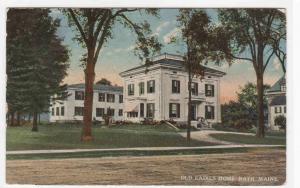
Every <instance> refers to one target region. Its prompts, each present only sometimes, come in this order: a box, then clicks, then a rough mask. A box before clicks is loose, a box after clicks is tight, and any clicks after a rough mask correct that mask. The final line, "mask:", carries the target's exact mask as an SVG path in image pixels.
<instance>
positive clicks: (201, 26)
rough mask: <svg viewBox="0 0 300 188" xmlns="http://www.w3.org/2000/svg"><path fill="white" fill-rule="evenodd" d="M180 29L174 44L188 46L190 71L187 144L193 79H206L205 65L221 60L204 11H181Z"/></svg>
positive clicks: (208, 18)
mask: <svg viewBox="0 0 300 188" xmlns="http://www.w3.org/2000/svg"><path fill="white" fill-rule="evenodd" d="M177 21H178V23H179V27H180V28H181V34H182V36H181V38H180V39H176V38H173V39H172V42H176V41H178V40H181V41H183V42H184V43H185V45H186V48H187V50H186V53H185V54H184V63H185V65H186V69H187V71H188V93H189V94H188V119H187V122H188V126H187V142H188V143H189V142H190V134H191V119H192V117H191V116H192V114H191V111H192V100H191V98H192V89H191V83H192V79H193V77H197V78H199V79H202V78H203V77H204V66H203V65H204V64H207V63H208V62H209V61H213V62H219V58H221V56H218V55H217V54H216V52H217V51H215V50H214V49H213V48H212V47H213V46H212V45H210V40H211V37H214V36H212V35H211V33H212V30H213V29H214V27H213V24H212V22H211V19H210V17H209V16H208V15H207V13H206V12H205V11H204V10H202V9H180V14H179V15H178V17H177Z"/></svg>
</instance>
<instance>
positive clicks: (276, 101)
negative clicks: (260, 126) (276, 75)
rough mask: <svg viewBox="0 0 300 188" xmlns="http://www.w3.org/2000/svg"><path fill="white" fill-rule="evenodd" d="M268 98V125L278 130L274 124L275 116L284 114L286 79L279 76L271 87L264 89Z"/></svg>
mask: <svg viewBox="0 0 300 188" xmlns="http://www.w3.org/2000/svg"><path fill="white" fill-rule="evenodd" d="M266 96H267V100H268V126H269V127H270V129H271V130H279V128H280V127H279V126H278V125H276V124H275V118H276V117H277V116H279V115H283V116H286V79H285V76H283V77H281V78H280V79H279V80H278V81H277V82H276V83H275V84H274V85H272V87H271V88H270V89H269V90H268V91H266Z"/></svg>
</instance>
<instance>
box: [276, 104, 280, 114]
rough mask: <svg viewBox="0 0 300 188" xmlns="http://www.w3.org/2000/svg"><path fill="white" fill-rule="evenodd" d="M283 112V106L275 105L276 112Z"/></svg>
mask: <svg viewBox="0 0 300 188" xmlns="http://www.w3.org/2000/svg"><path fill="white" fill-rule="evenodd" d="M278 113H281V106H275V114H278Z"/></svg>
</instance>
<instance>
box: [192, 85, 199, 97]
mask: <svg viewBox="0 0 300 188" xmlns="http://www.w3.org/2000/svg"><path fill="white" fill-rule="evenodd" d="M191 91H192V95H196V96H197V95H198V83H196V82H193V83H191Z"/></svg>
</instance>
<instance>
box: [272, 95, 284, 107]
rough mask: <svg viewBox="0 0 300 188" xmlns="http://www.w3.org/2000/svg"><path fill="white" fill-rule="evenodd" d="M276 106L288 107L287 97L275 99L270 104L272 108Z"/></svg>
mask: <svg viewBox="0 0 300 188" xmlns="http://www.w3.org/2000/svg"><path fill="white" fill-rule="evenodd" d="M276 105H286V97H285V96H276V97H274V98H273V99H272V100H271V102H270V106H276Z"/></svg>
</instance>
